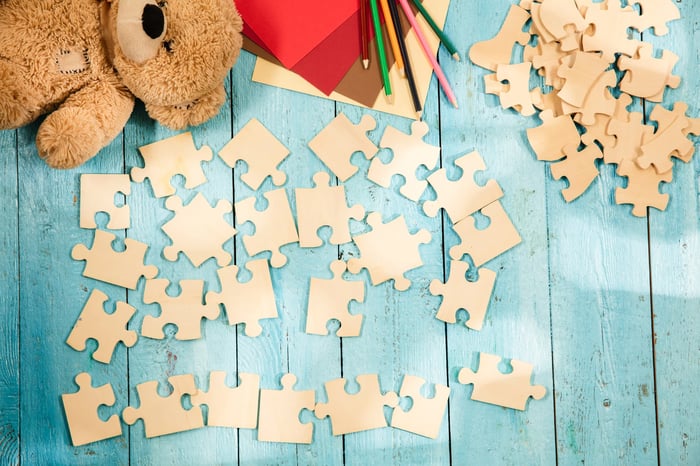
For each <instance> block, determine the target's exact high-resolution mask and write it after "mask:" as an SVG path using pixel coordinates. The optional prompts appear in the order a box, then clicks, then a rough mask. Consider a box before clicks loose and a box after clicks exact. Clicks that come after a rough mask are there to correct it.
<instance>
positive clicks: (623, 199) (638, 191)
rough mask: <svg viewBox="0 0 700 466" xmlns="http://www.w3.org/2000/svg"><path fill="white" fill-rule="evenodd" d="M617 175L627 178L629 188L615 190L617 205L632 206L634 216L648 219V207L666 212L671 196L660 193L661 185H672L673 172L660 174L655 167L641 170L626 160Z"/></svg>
mask: <svg viewBox="0 0 700 466" xmlns="http://www.w3.org/2000/svg"><path fill="white" fill-rule="evenodd" d="M617 173H618V175H620V176H626V177H627V186H626V187H624V188H620V187H618V188H616V189H615V202H616V203H617V204H632V205H633V206H634V207H633V208H632V215H634V216H636V217H646V216H647V207H654V208H656V209H658V210H661V211H663V210H666V207H667V206H668V201H669V195H668V194H667V193H660V192H659V184H660V183H661V182H665V183H670V182H671V180H672V179H673V170H669V171H667V172H665V173H661V174H659V173H657V172H656V170H655V169H654V167H648V168H640V167H639V165H637V164H636V163H635V162H634V161H633V160H624V161H622V163H621V164H620V166H619V167H618V169H617Z"/></svg>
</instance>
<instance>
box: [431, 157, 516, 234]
mask: <svg viewBox="0 0 700 466" xmlns="http://www.w3.org/2000/svg"><path fill="white" fill-rule="evenodd" d="M455 165H456V166H457V167H459V168H460V169H461V170H462V175H461V176H460V178H458V179H457V180H454V181H452V180H450V179H449V178H448V177H447V170H446V169H445V168H441V169H440V170H437V171H436V172H433V173H432V174H431V175H430V176H428V183H430V186H432V188H433V189H434V190H435V193H436V194H437V199H435V200H428V201H425V202H424V203H423V212H425V214H426V215H427V216H429V217H435V216H436V215H437V213H438V211H439V210H440V209H441V208H442V209H445V212H446V213H447V215H448V216H449V217H450V220H451V221H452V223H457V222H459V221H460V220H462V219H463V218H465V217H467V216H469V215H471V214H473V213H474V212H476V211H477V210H479V209H481V208H482V207H484V206H487V205H489V204H491V203H492V202H494V201H497V200H498V199H500V198H501V197H503V190H502V189H501V186H500V185H499V184H498V182H497V181H496V180H493V179H491V180H488V181H487V182H486V184H485V185H484V186H480V185H478V184H477V183H476V181H474V175H475V174H476V172H478V171H484V170H486V164H485V163H484V159H483V158H482V157H481V154H479V153H478V152H477V151H473V152H470V153H469V154H466V155H463V156H461V157H459V158H457V159H456V160H455Z"/></svg>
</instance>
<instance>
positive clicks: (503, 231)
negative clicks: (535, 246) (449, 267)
mask: <svg viewBox="0 0 700 466" xmlns="http://www.w3.org/2000/svg"><path fill="white" fill-rule="evenodd" d="M480 212H481V214H482V215H484V216H486V217H488V218H489V220H490V223H489V225H488V227H486V228H484V229H483V230H479V229H477V228H476V219H475V218H474V216H470V217H467V218H465V219H464V220H462V221H460V222H458V223H457V224H455V225H454V226H453V227H452V228H453V230H454V232H455V233H456V234H457V235H458V236H459V238H460V240H461V243H460V244H458V245H456V246H453V247H452V248H450V257H451V258H452V259H453V260H458V259H461V258H462V256H463V255H465V254H469V255H470V256H471V258H472V261H473V262H474V266H476V267H481V265H482V264H485V263H486V262H488V261H490V260H491V259H493V258H494V257H496V256H498V255H500V254H503V253H504V252H506V251H507V250H509V249H511V248H513V247H515V246H516V245H518V244H520V241H522V240H521V238H520V234H519V233H518V230H516V229H515V226H514V225H513V223H512V222H511V221H510V218H509V217H508V214H507V213H506V211H505V210H504V209H503V206H502V205H501V202H500V201H496V202H493V203H491V204H489V205H487V206H486V207H484V208H482V209H481V210H480Z"/></svg>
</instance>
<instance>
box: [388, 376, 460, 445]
mask: <svg viewBox="0 0 700 466" xmlns="http://www.w3.org/2000/svg"><path fill="white" fill-rule="evenodd" d="M425 384H426V381H425V379H422V378H420V377H416V376H415V375H404V377H403V382H402V383H401V390H400V391H399V396H400V397H402V398H404V397H408V398H411V401H412V405H411V409H410V410H408V411H404V410H403V409H401V407H400V406H397V407H396V408H395V409H394V411H393V413H392V415H391V427H394V428H395V429H401V430H405V431H408V432H412V433H414V434H418V435H422V436H423V437H428V438H431V439H436V438H437V437H438V435H439V434H440V426H441V425H442V421H443V419H444V418H445V411H446V410H447V400H448V398H449V396H450V387H447V386H445V385H440V384H435V395H434V396H433V397H432V398H425V397H424V396H423V395H421V392H420V391H421V387H422V386H423V385H425Z"/></svg>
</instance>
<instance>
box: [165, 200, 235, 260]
mask: <svg viewBox="0 0 700 466" xmlns="http://www.w3.org/2000/svg"><path fill="white" fill-rule="evenodd" d="M165 207H166V209H168V210H170V211H172V212H173V213H174V214H175V215H174V217H173V218H171V219H170V220H168V221H167V222H166V223H165V225H163V226H162V227H161V229H162V230H163V232H164V233H165V234H166V235H168V237H170V239H171V240H172V244H171V245H170V246H166V247H165V248H164V249H163V256H164V257H165V258H166V259H168V260H169V261H173V262H174V261H177V259H178V254H179V253H180V252H183V253H184V254H185V256H187V258H188V259H189V260H190V261H191V262H192V265H194V266H195V267H199V266H200V265H202V264H203V263H204V262H205V261H206V260H207V259H209V258H210V257H214V258H216V262H217V264H219V266H224V265H227V264H229V263H230V262H231V258H232V257H231V254H230V253H228V252H226V251H225V250H224V249H223V244H224V243H225V242H227V241H228V240H230V239H231V238H233V236H234V235H235V234H236V233H237V232H236V229H235V228H233V226H232V225H231V223H230V222H228V221H227V220H226V219H225V218H224V216H225V215H227V214H229V213H231V212H232V211H233V210H232V206H231V203H230V202H228V201H226V200H223V199H221V200H219V201H218V202H217V203H216V206H214V207H212V206H211V205H210V204H209V201H207V199H206V198H205V197H204V195H203V194H202V193H197V195H196V196H195V197H194V199H192V201H190V203H189V204H187V205H184V204H183V203H182V199H180V198H179V197H178V196H171V197H169V198H168V199H167V200H166V201H165Z"/></svg>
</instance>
